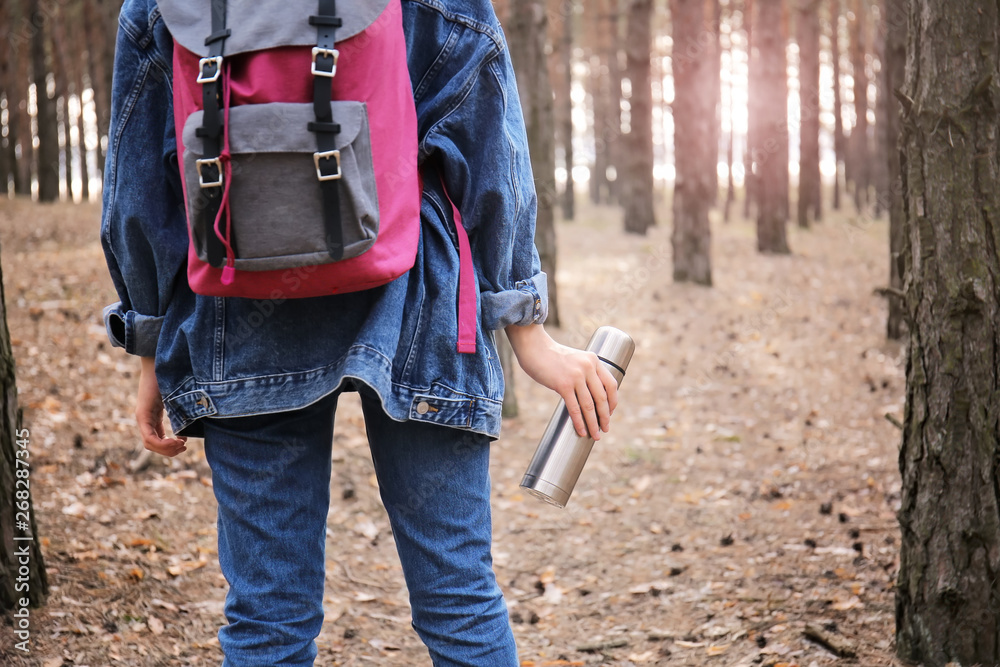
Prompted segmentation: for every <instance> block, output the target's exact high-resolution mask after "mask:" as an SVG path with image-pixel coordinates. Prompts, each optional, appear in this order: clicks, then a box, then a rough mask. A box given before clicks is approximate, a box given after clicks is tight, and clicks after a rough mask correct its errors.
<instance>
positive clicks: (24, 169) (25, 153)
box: [11, 16, 35, 197]
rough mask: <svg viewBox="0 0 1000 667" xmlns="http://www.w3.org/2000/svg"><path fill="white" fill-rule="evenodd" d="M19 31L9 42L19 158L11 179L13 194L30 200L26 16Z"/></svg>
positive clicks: (31, 166) (32, 154)
mask: <svg viewBox="0 0 1000 667" xmlns="http://www.w3.org/2000/svg"><path fill="white" fill-rule="evenodd" d="M17 26H18V27H19V29H20V30H19V32H18V33H17V34H16V35H15V37H16V40H15V39H12V40H11V42H12V44H16V45H17V46H16V47H15V48H14V49H12V53H16V58H17V69H16V72H17V77H16V79H15V81H14V91H15V94H16V95H17V97H16V98H15V101H16V102H17V105H16V108H15V109H14V119H15V121H16V127H14V128H13V129H14V131H15V136H16V137H17V144H18V148H19V152H20V155H19V156H18V159H17V170H16V178H15V180H14V192H15V194H19V195H23V196H26V197H31V181H32V174H33V173H34V162H35V142H34V133H33V132H32V131H31V114H29V113H28V84H29V83H30V81H31V23H30V22H29V20H28V18H27V17H26V16H22V17H21V21H19V22H18V24H17Z"/></svg>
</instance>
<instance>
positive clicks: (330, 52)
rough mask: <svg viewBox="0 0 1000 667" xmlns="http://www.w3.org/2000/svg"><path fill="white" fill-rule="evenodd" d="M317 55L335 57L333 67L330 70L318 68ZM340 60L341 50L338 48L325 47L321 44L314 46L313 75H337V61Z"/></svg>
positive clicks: (331, 76) (329, 76)
mask: <svg viewBox="0 0 1000 667" xmlns="http://www.w3.org/2000/svg"><path fill="white" fill-rule="evenodd" d="M316 56H326V57H327V58H333V67H332V68H331V69H330V71H329V72H327V71H326V70H321V69H316ZM338 60H340V51H338V50H337V49H324V48H323V47H320V46H314V47H313V61H312V73H313V76H325V77H328V78H330V79H332V78H333V77H334V76H336V75H337V61H338Z"/></svg>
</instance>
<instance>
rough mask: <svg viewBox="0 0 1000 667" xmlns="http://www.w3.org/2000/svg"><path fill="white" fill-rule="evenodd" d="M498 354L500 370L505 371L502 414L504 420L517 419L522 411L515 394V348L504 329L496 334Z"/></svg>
mask: <svg viewBox="0 0 1000 667" xmlns="http://www.w3.org/2000/svg"><path fill="white" fill-rule="evenodd" d="M496 339H497V353H498V354H499V355H500V368H501V370H502V371H503V378H504V383H503V407H502V408H501V409H500V414H501V416H502V417H503V418H504V419H508V418H513V417H517V416H518V414H520V412H521V410H520V407H519V406H518V404H517V394H516V393H515V392H514V369H515V367H516V366H515V364H514V348H512V347H511V346H510V341H509V340H507V334H506V332H504V331H503V330H502V329H501V330H500V331H497V332H496Z"/></svg>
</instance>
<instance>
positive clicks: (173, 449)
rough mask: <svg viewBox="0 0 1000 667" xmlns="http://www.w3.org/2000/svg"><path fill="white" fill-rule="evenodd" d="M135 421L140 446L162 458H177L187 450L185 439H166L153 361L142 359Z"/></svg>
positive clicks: (149, 358)
mask: <svg viewBox="0 0 1000 667" xmlns="http://www.w3.org/2000/svg"><path fill="white" fill-rule="evenodd" d="M135 420H136V422H138V423H139V432H140V433H141V434H142V444H143V445H145V446H146V449H148V450H150V451H152V452H156V453H157V454H161V455H163V456H177V455H178V454H180V453H181V452H183V451H185V450H186V449H187V446H186V445H185V444H184V443H185V442H187V438H177V437H175V438H168V437H166V434H165V432H164V430H163V398H162V397H161V396H160V386H159V385H158V384H157V383H156V369H155V360H154V359H153V357H142V370H141V371H140V373H139V393H138V395H137V396H136V405H135Z"/></svg>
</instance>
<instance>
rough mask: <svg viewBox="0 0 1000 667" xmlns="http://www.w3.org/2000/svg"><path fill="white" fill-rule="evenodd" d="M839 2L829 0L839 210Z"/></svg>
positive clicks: (836, 207) (841, 149) (841, 151)
mask: <svg viewBox="0 0 1000 667" xmlns="http://www.w3.org/2000/svg"><path fill="white" fill-rule="evenodd" d="M840 2H841V0H830V60H831V62H832V64H833V155H834V174H833V202H832V207H833V210H834V211H839V210H840V181H841V171H842V165H843V161H844V116H843V113H844V105H843V104H842V103H841V100H840Z"/></svg>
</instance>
